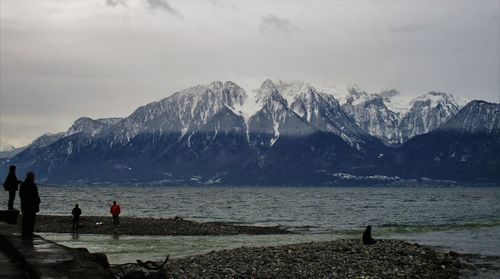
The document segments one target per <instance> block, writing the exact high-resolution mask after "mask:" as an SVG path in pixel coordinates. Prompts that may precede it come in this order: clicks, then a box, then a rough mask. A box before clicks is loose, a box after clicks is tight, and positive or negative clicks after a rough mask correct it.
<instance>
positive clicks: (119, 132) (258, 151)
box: [2, 80, 500, 185]
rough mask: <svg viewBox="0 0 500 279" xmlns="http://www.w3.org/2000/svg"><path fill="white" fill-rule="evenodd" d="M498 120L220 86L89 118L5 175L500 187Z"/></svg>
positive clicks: (374, 100) (388, 98)
mask: <svg viewBox="0 0 500 279" xmlns="http://www.w3.org/2000/svg"><path fill="white" fill-rule="evenodd" d="M499 110H500V105H499V104H493V103H487V102H483V101H472V102H469V103H466V102H465V101H464V100H462V99H459V98H456V97H454V96H452V95H450V94H446V93H442V92H429V93H427V94H424V95H422V96H420V97H418V98H415V99H414V100H411V101H410V102H408V103H407V104H404V102H403V103H402V102H401V97H400V96H399V92H397V91H396V90H389V91H384V92H380V93H373V94H369V93H367V92H364V91H363V90H361V89H359V88H357V87H355V86H353V87H349V88H347V90H346V91H345V92H343V91H342V92H338V91H335V90H332V89H328V88H326V89H324V88H322V89H316V88H315V87H313V86H311V85H308V84H306V83H287V82H281V81H279V82H273V81H271V80H266V81H264V82H263V83H262V85H261V86H260V88H258V89H256V90H253V92H245V90H243V89H242V88H241V87H240V86H238V85H237V84H236V83H234V82H231V81H227V82H219V81H216V82H212V83H210V84H207V85H199V86H195V87H191V88H188V89H185V90H182V91H179V92H176V93H174V94H173V95H172V96H169V97H167V98H164V99H162V100H160V101H158V102H153V103H150V104H147V105H145V106H142V107H139V108H138V109H136V110H135V111H134V112H133V113H132V114H131V115H130V116H128V117H125V118H109V119H96V120H93V119H89V118H80V119H78V120H76V121H75V123H74V124H73V126H71V127H70V128H69V129H68V131H67V132H65V133H59V134H52V135H44V136H42V137H40V138H38V139H37V140H35V141H34V142H33V143H32V144H31V145H30V146H28V147H27V148H26V149H25V150H22V152H20V153H18V154H17V155H15V156H13V157H11V158H10V159H4V160H3V161H2V164H4V165H8V164H16V165H17V166H18V168H19V169H20V170H28V169H30V170H34V171H35V172H36V173H37V174H38V177H39V179H40V180H41V181H45V182H47V183H74V184H92V183H95V184H102V183H122V184H126V183H128V184H144V183H147V184H235V185H284V184H287V185H323V184H325V185H330V184H346V183H390V182H394V181H399V180H400V179H401V178H404V179H417V180H419V181H420V180H422V179H427V178H429V179H440V180H457V181H469V182H498V181H500V175H499V174H497V173H498V171H497V170H498V169H500V137H499V131H500V116H499ZM4 169H5V167H4Z"/></svg>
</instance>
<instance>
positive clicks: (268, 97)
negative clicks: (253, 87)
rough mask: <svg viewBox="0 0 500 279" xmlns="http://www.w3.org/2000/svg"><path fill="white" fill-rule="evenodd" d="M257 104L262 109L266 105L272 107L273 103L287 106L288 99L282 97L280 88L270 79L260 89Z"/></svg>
mask: <svg viewBox="0 0 500 279" xmlns="http://www.w3.org/2000/svg"><path fill="white" fill-rule="evenodd" d="M256 102H257V104H260V105H261V106H262V107H263V106H266V105H270V106H272V104H273V103H274V104H275V105H278V106H285V107H286V106H287V101H286V99H285V98H283V96H281V94H280V93H279V92H278V88H277V87H276V85H275V84H274V83H273V82H272V81H271V80H270V79H267V80H266V81H264V82H263V83H262V85H261V86H260V89H259V90H257V95H256Z"/></svg>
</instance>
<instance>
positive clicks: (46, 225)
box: [35, 215, 292, 235]
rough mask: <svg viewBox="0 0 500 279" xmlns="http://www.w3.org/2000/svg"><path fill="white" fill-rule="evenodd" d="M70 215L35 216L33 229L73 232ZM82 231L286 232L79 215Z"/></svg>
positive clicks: (278, 229) (271, 228) (179, 233)
mask: <svg viewBox="0 0 500 279" xmlns="http://www.w3.org/2000/svg"><path fill="white" fill-rule="evenodd" d="M72 220H73V219H72V217H71V216H56V215H37V219H36V225H35V232H50V233H72V230H71V229H72ZM78 233H81V234H123V235H235V234H254V235H258V234H289V233H292V232H290V231H287V230H285V229H282V228H280V227H278V226H272V227H262V226H243V225H235V224H229V223H226V222H206V223H199V222H195V221H190V220H184V219H182V218H178V219H173V218H168V219H156V218H138V217H125V216H124V217H120V226H118V227H114V226H113V221H112V219H111V217H108V216H82V217H80V228H79V230H78Z"/></svg>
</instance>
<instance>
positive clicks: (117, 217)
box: [116, 215, 120, 226]
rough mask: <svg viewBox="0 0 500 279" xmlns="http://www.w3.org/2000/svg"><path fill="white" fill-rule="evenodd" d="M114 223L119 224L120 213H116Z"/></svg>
mask: <svg viewBox="0 0 500 279" xmlns="http://www.w3.org/2000/svg"><path fill="white" fill-rule="evenodd" d="M116 225H118V226H119V225H120V215H116Z"/></svg>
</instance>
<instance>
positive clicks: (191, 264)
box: [111, 240, 463, 278]
mask: <svg viewBox="0 0 500 279" xmlns="http://www.w3.org/2000/svg"><path fill="white" fill-rule="evenodd" d="M459 256H460V255H459V254H457V253H442V252H438V251H435V250H433V249H431V248H429V247H424V246H420V245H417V244H410V243H407V242H404V241H399V240H381V241H379V242H377V243H376V244H374V245H369V246H367V245H363V244H362V243H361V241H360V240H337V241H330V242H311V243H303V244H293V245H285V246H277V247H255V248H248V247H242V248H238V249H234V250H221V251H217V252H210V253H208V254H204V255H199V256H192V257H186V258H178V259H171V260H169V261H168V262H167V264H166V265H165V267H164V268H163V269H162V270H160V271H151V270H147V269H145V268H144V267H141V266H139V265H137V264H125V265H116V266H113V267H112V268H111V270H112V272H113V273H114V274H115V276H117V277H118V278H126V276H127V274H135V275H136V276H137V275H140V276H144V277H142V278H157V277H158V276H161V277H162V278H458V277H459V275H460V269H461V268H462V267H463V264H462V262H461V261H460V257H459ZM135 278H140V277H135Z"/></svg>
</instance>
